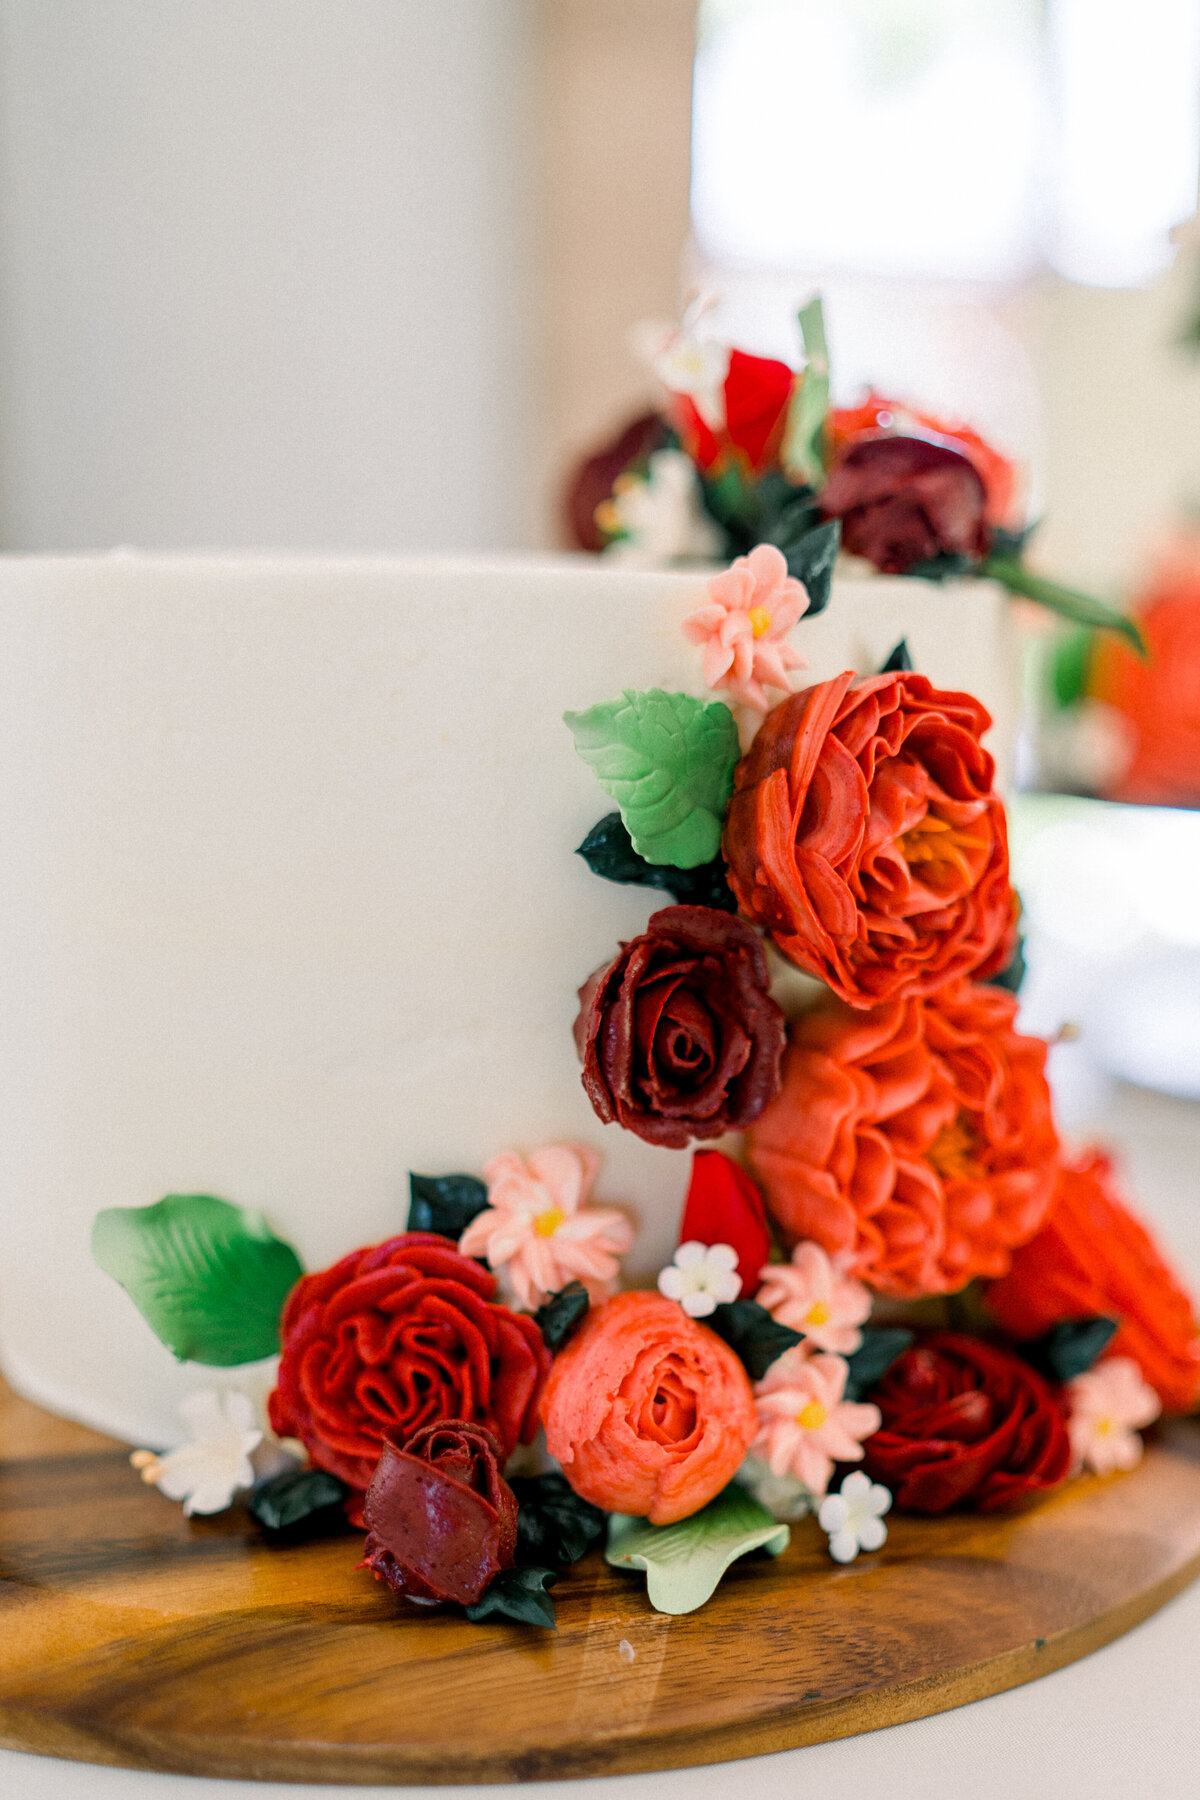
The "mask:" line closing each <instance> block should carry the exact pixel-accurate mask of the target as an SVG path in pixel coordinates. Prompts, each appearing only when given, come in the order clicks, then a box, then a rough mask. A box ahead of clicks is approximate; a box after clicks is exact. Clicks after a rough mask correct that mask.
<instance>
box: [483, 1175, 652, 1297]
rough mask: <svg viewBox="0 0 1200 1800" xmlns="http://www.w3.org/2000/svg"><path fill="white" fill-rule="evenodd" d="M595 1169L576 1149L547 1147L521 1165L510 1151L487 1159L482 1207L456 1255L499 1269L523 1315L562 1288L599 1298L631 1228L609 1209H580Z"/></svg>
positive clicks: (630, 1238)
mask: <svg viewBox="0 0 1200 1800" xmlns="http://www.w3.org/2000/svg"><path fill="white" fill-rule="evenodd" d="M599 1167H600V1158H599V1157H598V1156H597V1155H596V1152H595V1151H594V1150H588V1149H587V1148H585V1147H584V1146H583V1145H578V1144H546V1145H544V1146H543V1147H542V1149H540V1150H535V1151H534V1152H533V1153H532V1155H531V1156H530V1157H529V1160H528V1161H527V1162H526V1161H525V1160H524V1159H523V1158H522V1157H520V1156H517V1155H516V1154H515V1152H513V1151H511V1150H508V1151H505V1153H504V1155H503V1156H496V1157H493V1158H492V1161H491V1162H490V1163H488V1164H487V1165H486V1166H485V1168H484V1171H483V1175H484V1180H485V1181H486V1182H487V1184H488V1202H489V1204H488V1206H487V1207H486V1208H485V1209H484V1211H483V1212H481V1213H477V1214H476V1216H475V1217H474V1218H473V1219H472V1220H471V1223H470V1224H469V1225H468V1226H467V1229H466V1230H465V1231H464V1232H463V1234H462V1236H461V1238H459V1240H458V1247H459V1249H460V1250H461V1252H462V1253H463V1255H464V1256H482V1257H483V1258H484V1259H485V1260H486V1262H487V1264H488V1266H489V1268H492V1269H503V1270H504V1272H505V1274H506V1275H507V1277H508V1280H509V1283H510V1285H511V1287H512V1290H513V1293H514V1294H515V1295H516V1298H517V1302H518V1304H519V1305H520V1306H523V1307H524V1308H525V1309H526V1310H527V1311H529V1312H532V1311H533V1310H534V1308H535V1307H538V1306H540V1305H541V1303H542V1301H543V1300H544V1299H545V1298H546V1296H547V1295H548V1294H553V1293H556V1292H557V1291H558V1289H559V1288H562V1287H565V1286H566V1284H567V1283H568V1282H569V1281H576V1280H578V1281H582V1282H583V1283H584V1284H585V1286H586V1287H587V1290H588V1293H589V1294H590V1295H591V1297H592V1299H593V1300H599V1299H603V1298H604V1296H605V1295H606V1293H607V1291H608V1286H609V1283H610V1282H612V1281H613V1280H614V1279H615V1278H616V1274H617V1269H618V1261H617V1259H618V1257H620V1256H623V1255H624V1253H625V1251H626V1250H628V1248H629V1246H630V1244H631V1243H632V1242H633V1227H632V1225H631V1224H630V1222H629V1220H628V1219H627V1218H626V1217H625V1215H624V1213H622V1212H619V1211H618V1210H617V1208H616V1207H613V1206H586V1205H585V1204H584V1202H585V1201H586V1199H587V1196H588V1194H589V1193H590V1192H591V1187H592V1183H593V1182H594V1181H595V1179H596V1174H597V1171H598V1170H599Z"/></svg>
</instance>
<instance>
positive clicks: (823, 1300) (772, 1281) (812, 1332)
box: [755, 1241, 871, 1356]
mask: <svg viewBox="0 0 1200 1800" xmlns="http://www.w3.org/2000/svg"><path fill="white" fill-rule="evenodd" d="M755 1298H756V1299H757V1301H758V1304H759V1305H760V1306H765V1307H766V1309H767V1311H768V1312H769V1313H770V1315H771V1317H772V1318H773V1319H777V1320H778V1321H779V1323H780V1324H781V1325H788V1326H790V1327H791V1329H792V1330H793V1331H802V1332H803V1333H804V1336H805V1337H806V1338H807V1339H808V1342H809V1343H810V1344H811V1345H812V1347H813V1349H815V1350H829V1351H832V1352H833V1353H834V1354H835V1355H837V1356H851V1355H853V1353H854V1351H855V1350H857V1349H858V1347H859V1345H860V1344H861V1343H862V1332H861V1331H860V1330H859V1329H858V1328H859V1326H860V1325H861V1324H862V1323H863V1321H864V1319H866V1318H868V1317H869V1316H870V1312H871V1295H870V1293H869V1291H868V1290H867V1289H866V1288H865V1287H864V1286H863V1284H862V1282H861V1281H855V1280H854V1279H853V1278H852V1277H851V1276H849V1275H844V1274H843V1273H842V1272H841V1270H840V1269H839V1268H838V1267H837V1265H836V1263H834V1261H833V1260H832V1258H831V1257H830V1256H829V1255H828V1254H827V1253H826V1251H824V1250H823V1249H822V1248H821V1246H820V1244H813V1243H810V1242H807V1241H803V1242H801V1243H799V1244H797V1245H796V1248H795V1249H794V1250H793V1251H792V1260H791V1262H790V1263H769V1264H768V1265H767V1267H766V1268H765V1269H764V1270H763V1271H762V1286H761V1287H760V1288H759V1290H758V1293H757V1295H756V1296H755Z"/></svg>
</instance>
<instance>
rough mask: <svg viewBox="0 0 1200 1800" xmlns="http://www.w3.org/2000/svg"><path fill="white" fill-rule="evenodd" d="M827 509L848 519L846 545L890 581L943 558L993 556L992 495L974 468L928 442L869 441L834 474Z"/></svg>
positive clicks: (826, 490) (825, 493)
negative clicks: (989, 511) (989, 524)
mask: <svg viewBox="0 0 1200 1800" xmlns="http://www.w3.org/2000/svg"><path fill="white" fill-rule="evenodd" d="M821 511H822V512H823V513H824V515H825V517H826V518H827V519H840V520H841V521H842V546H843V548H844V549H846V550H849V551H850V552H851V554H852V555H854V556H865V557H866V558H867V560H868V561H869V562H873V563H874V564H875V567H876V568H877V569H881V570H882V571H883V573H884V574H885V575H904V574H906V573H907V572H908V570H909V569H911V568H912V567H913V565H914V564H915V563H922V562H929V561H931V560H932V559H933V558H934V557H936V556H943V555H945V556H967V557H970V558H972V559H973V560H975V559H978V558H982V557H984V556H986V555H987V552H988V546H989V544H990V542H991V534H990V532H989V530H988V527H987V523H986V514H987V494H986V492H985V489H984V485H983V481H982V479H981V477H980V475H979V472H978V470H977V469H976V468H975V466H974V464H973V463H972V462H970V461H969V460H968V459H967V457H965V456H962V455H960V454H959V452H958V451H957V450H951V449H950V448H949V447H948V446H947V445H945V444H931V443H930V442H929V441H928V440H927V439H926V438H912V437H880V438H866V439H863V440H860V441H859V442H858V443H856V444H852V445H851V447H850V449H849V450H847V451H846V452H845V453H844V454H843V455H842V456H841V457H840V458H839V459H838V461H837V462H835V463H834V465H833V467H832V469H831V470H830V471H829V478H828V480H827V481H826V483H825V486H824V487H823V488H822V490H821Z"/></svg>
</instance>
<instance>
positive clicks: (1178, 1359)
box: [987, 1150, 1200, 1412]
mask: <svg viewBox="0 0 1200 1800" xmlns="http://www.w3.org/2000/svg"><path fill="white" fill-rule="evenodd" d="M987 1302H988V1306H989V1307H990V1308H991V1310H992V1312H993V1313H994V1314H995V1316H996V1318H997V1320H998V1321H999V1323H1000V1325H1001V1326H1002V1327H1003V1329H1004V1330H1005V1331H1007V1332H1008V1333H1010V1335H1011V1336H1013V1337H1015V1338H1034V1337H1040V1336H1041V1334H1042V1332H1044V1331H1048V1330H1049V1329H1050V1327H1051V1326H1052V1325H1057V1324H1058V1323H1059V1322H1060V1321H1061V1320H1063V1319H1085V1318H1095V1317H1098V1316H1101V1315H1104V1316H1107V1317H1109V1318H1116V1319H1119V1320H1120V1326H1119V1328H1118V1330H1117V1333H1116V1336H1115V1337H1114V1338H1113V1339H1112V1341H1111V1342H1110V1343H1109V1345H1108V1348H1107V1350H1106V1352H1105V1354H1106V1355H1107V1356H1129V1357H1132V1358H1133V1360H1134V1362H1136V1363H1137V1365H1138V1367H1139V1368H1140V1369H1141V1371H1142V1374H1143V1375H1144V1376H1145V1377H1146V1380H1147V1381H1148V1382H1149V1383H1150V1386H1151V1387H1152V1388H1153V1389H1154V1391H1155V1392H1156V1393H1157V1395H1158V1397H1159V1399H1160V1400H1161V1401H1162V1403H1163V1405H1164V1407H1165V1408H1166V1409H1167V1411H1168V1412H1190V1411H1191V1410H1192V1408H1193V1407H1194V1406H1195V1405H1196V1403H1197V1401H1200V1325H1198V1324H1197V1322H1196V1310H1195V1307H1194V1305H1193V1302H1192V1300H1191V1298H1190V1296H1189V1295H1188V1294H1187V1292H1186V1291H1185V1290H1184V1288H1183V1286H1182V1284H1181V1283H1180V1281H1179V1279H1178V1277H1177V1276H1176V1275H1175V1273H1174V1271H1173V1270H1172V1269H1171V1268H1170V1266H1169V1265H1168V1263H1167V1262H1166V1261H1165V1259H1164V1257H1163V1255H1162V1252H1161V1251H1160V1250H1159V1248H1158V1245H1157V1244H1156V1243H1155V1242H1154V1239H1153V1238H1152V1237H1151V1236H1150V1233H1149V1232H1148V1231H1147V1230H1146V1228H1145V1226H1144V1225H1143V1224H1141V1222H1140V1221H1139V1220H1138V1219H1136V1218H1135V1217H1134V1215H1133V1214H1132V1213H1131V1212H1130V1211H1129V1209H1128V1207H1126V1206H1125V1204H1124V1202H1123V1201H1122V1199H1121V1198H1120V1195H1119V1193H1118V1191H1117V1185H1116V1182H1115V1181H1114V1180H1113V1174H1112V1164H1111V1162H1110V1161H1109V1159H1108V1157H1107V1156H1105V1155H1104V1153H1103V1151H1100V1150H1088V1151H1086V1152H1085V1153H1084V1154H1083V1155H1082V1156H1081V1157H1079V1158H1078V1159H1077V1160H1076V1161H1075V1162H1073V1163H1068V1164H1066V1165H1065V1166H1064V1167H1063V1168H1061V1169H1060V1170H1059V1172H1058V1182H1057V1187H1056V1191H1055V1196H1054V1202H1053V1205H1052V1207H1051V1210H1050V1216H1049V1218H1048V1219H1047V1220H1046V1224H1045V1226H1044V1227H1043V1229H1042V1230H1041V1231H1039V1232H1038V1234H1037V1236H1036V1237H1035V1238H1034V1239H1033V1240H1032V1242H1031V1243H1028V1244H1026V1246H1025V1248H1024V1249H1023V1250H1019V1251H1018V1252H1017V1254H1016V1255H1015V1256H1014V1257H1013V1263H1012V1268H1011V1269H1010V1271H1009V1273H1008V1274H1007V1275H1006V1276H1005V1278H1004V1280H1003V1281H997V1282H993V1284H992V1286H991V1287H990V1288H989V1289H988V1292H987Z"/></svg>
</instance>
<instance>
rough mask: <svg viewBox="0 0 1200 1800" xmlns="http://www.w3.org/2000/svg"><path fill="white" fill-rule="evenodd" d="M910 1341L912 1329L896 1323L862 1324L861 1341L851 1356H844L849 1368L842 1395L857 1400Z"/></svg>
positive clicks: (878, 1378)
mask: <svg viewBox="0 0 1200 1800" xmlns="http://www.w3.org/2000/svg"><path fill="white" fill-rule="evenodd" d="M912 1341H913V1334H912V1332H911V1331H905V1330H904V1329H903V1328H902V1327H901V1326H899V1325H887V1326H885V1325H864V1326H863V1334H862V1343H861V1344H860V1345H859V1346H858V1349H857V1350H856V1351H855V1352H854V1354H853V1355H852V1356H848V1357H847V1358H846V1362H847V1364H848V1366H849V1372H848V1374H847V1376H846V1392H845V1394H844V1395H843V1398H844V1399H846V1400H861V1399H862V1397H863V1395H864V1394H866V1393H868V1392H869V1390H870V1389H871V1388H873V1387H874V1386H875V1383H876V1382H877V1381H882V1379H883V1377H884V1376H885V1375H886V1374H887V1372H888V1370H889V1369H890V1368H891V1366H892V1364H893V1363H894V1362H895V1360H896V1358H897V1357H898V1356H903V1354H904V1352H905V1351H906V1350H907V1349H908V1347H909V1345H910V1344H911V1343H912Z"/></svg>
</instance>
